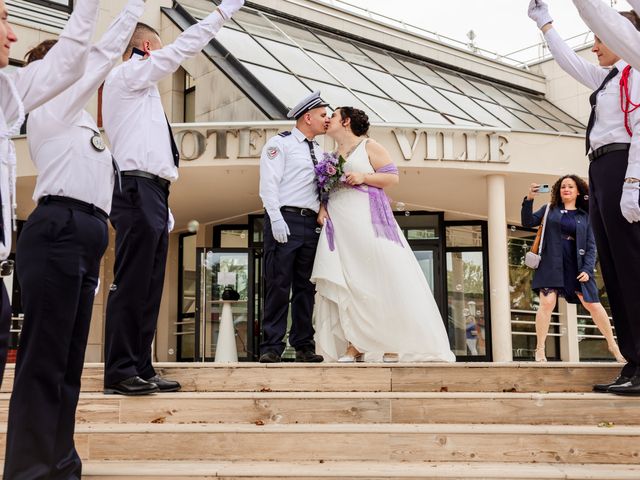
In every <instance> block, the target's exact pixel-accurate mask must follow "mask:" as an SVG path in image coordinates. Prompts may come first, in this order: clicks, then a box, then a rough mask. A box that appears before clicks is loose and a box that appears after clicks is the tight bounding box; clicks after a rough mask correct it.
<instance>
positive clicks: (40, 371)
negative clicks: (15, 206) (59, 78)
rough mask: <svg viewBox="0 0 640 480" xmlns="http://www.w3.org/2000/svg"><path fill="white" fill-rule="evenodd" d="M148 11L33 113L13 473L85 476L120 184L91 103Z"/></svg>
mask: <svg viewBox="0 0 640 480" xmlns="http://www.w3.org/2000/svg"><path fill="white" fill-rule="evenodd" d="M143 11H144V0H129V3H128V5H127V6H126V8H125V9H124V10H123V11H122V13H121V14H120V16H119V17H118V18H117V19H116V21H115V22H114V23H113V24H112V25H111V27H110V28H109V29H108V31H107V32H106V33H105V34H104V36H103V37H102V39H101V40H100V42H99V43H97V44H96V45H94V46H93V47H92V48H91V51H90V53H89V58H88V61H87V65H86V70H85V73H84V75H83V76H82V78H81V79H80V80H79V81H78V82H77V83H75V84H74V85H73V86H72V87H70V88H69V89H67V90H66V91H64V92H63V93H62V94H60V95H59V96H57V97H56V98H54V99H53V100H51V101H49V102H48V103H46V104H44V105H43V106H41V107H39V108H37V109H36V110H34V111H33V112H31V114H30V115H29V120H28V122H27V139H28V143H29V149H30V152H31V158H32V160H33V162H34V164H35V166H36V168H37V170H38V178H37V181H36V188H35V193H34V196H33V199H34V200H35V201H36V203H37V204H38V206H37V207H36V209H35V210H34V211H33V213H32V214H31V215H30V216H29V219H28V220H27V222H26V224H25V226H24V228H23V229H22V232H21V235H20V238H19V240H18V245H17V249H16V265H17V275H18V280H19V281H20V286H21V289H22V305H23V308H24V324H23V328H22V333H21V335H20V346H19V349H18V361H17V365H16V377H15V383H14V387H13V394H12V397H11V404H10V410H9V420H8V430H7V450H6V456H5V458H6V460H5V470H4V478H12V479H13V478H30V479H32V478H60V479H63V478H64V479H68V478H80V475H81V461H80V457H79V456H78V453H77V452H76V449H75V446H74V442H73V433H74V424H75V410H76V405H77V401H78V396H79V394H80V379H81V376H82V369H83V366H84V354H85V349H86V345H87V338H88V335H89V326H90V323H91V314H92V309H93V300H94V296H95V290H96V288H97V285H98V278H99V274H100V261H101V258H102V255H103V254H104V251H105V249H106V247H107V244H108V241H109V240H108V228H107V219H108V212H109V210H110V209H111V197H112V193H113V185H114V183H115V182H114V177H115V175H114V164H113V161H112V157H111V153H110V152H109V150H108V149H107V148H106V146H105V144H104V142H103V141H102V137H101V136H100V131H99V129H98V126H97V125H96V122H95V121H94V120H93V118H92V117H91V116H90V115H89V113H88V112H86V111H85V110H84V106H85V105H86V103H87V102H88V101H89V99H90V98H91V97H93V96H94V95H95V93H96V91H97V89H98V88H99V86H100V85H101V84H102V82H103V81H104V79H105V78H106V76H107V74H108V73H109V71H110V70H111V69H112V68H113V67H114V66H115V64H116V63H117V61H118V60H119V59H120V58H121V56H122V53H123V51H124V49H125V48H126V46H127V44H128V42H129V39H130V38H131V34H132V33H133V30H134V28H135V26H136V23H137V21H138V19H139V17H140V16H141V15H142V13H143ZM45 58H46V57H45Z"/></svg>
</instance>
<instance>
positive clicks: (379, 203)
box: [326, 163, 404, 252]
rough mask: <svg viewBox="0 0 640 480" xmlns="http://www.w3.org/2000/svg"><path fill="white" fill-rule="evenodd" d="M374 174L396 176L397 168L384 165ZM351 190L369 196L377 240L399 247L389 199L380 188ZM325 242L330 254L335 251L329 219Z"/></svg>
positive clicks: (332, 230) (398, 236)
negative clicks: (389, 242)
mask: <svg viewBox="0 0 640 480" xmlns="http://www.w3.org/2000/svg"><path fill="white" fill-rule="evenodd" d="M376 173H391V174H394V175H398V167H396V166H395V165H394V164H393V163H390V164H388V165H385V166H384V167H382V168H380V169H378V170H376ZM352 188H354V189H356V190H358V191H359V192H364V193H368V194H369V208H370V209H371V223H372V224H373V231H374V233H375V236H376V237H377V238H381V237H382V238H386V239H387V240H391V241H392V242H394V243H397V244H398V245H400V246H401V247H403V248H404V245H402V241H401V240H400V234H399V233H398V227H397V225H396V220H395V218H394V216H393V211H392V210H391V204H390V203H389V198H388V197H387V195H386V194H385V193H384V190H383V189H382V188H378V187H372V186H371V185H368V188H364V187H362V186H361V185H355V186H353V187H352ZM326 232H327V240H328V241H329V250H331V251H332V252H333V251H334V250H335V239H334V228H333V223H332V222H331V219H330V218H329V219H327V228H326Z"/></svg>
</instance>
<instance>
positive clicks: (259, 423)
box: [253, 420, 264, 427]
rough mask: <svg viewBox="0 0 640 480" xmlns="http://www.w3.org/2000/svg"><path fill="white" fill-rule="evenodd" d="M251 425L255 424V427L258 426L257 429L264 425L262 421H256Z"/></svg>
mask: <svg viewBox="0 0 640 480" xmlns="http://www.w3.org/2000/svg"><path fill="white" fill-rule="evenodd" d="M253 423H255V424H256V425H258V426H259V427H260V426H262V425H264V421H262V420H256V421H255V422H253Z"/></svg>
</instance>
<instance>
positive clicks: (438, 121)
mask: <svg viewBox="0 0 640 480" xmlns="http://www.w3.org/2000/svg"><path fill="white" fill-rule="evenodd" d="M402 106H403V107H404V108H405V109H406V110H409V112H410V113H411V114H412V115H413V116H414V117H416V118H417V119H418V120H419V121H420V123H431V124H435V125H450V124H451V122H450V121H449V120H447V118H446V117H444V116H443V115H442V114H440V113H438V112H433V111H431V110H425V109H424V108H418V107H414V106H412V105H404V104H403V105H402Z"/></svg>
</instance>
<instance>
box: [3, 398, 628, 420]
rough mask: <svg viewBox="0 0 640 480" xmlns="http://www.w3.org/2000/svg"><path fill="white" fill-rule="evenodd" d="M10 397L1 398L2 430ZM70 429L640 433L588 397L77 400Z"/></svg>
mask: <svg viewBox="0 0 640 480" xmlns="http://www.w3.org/2000/svg"><path fill="white" fill-rule="evenodd" d="M8 404H9V394H7V393H3V394H0V422H6V415H7V410H8ZM76 421H77V422H78V423H81V424H88V423H115V424H117V423H121V424H126V423H139V424H143V423H164V424H220V423H225V424H256V423H258V424H259V423H262V424H303V423H316V424H331V423H336V424H339V423H357V424H367V423H382V424H388V423H395V424H409V423H414V424H426V423H445V424H454V423H482V424H526V425H540V424H543V425H591V426H596V425H598V424H602V423H607V424H608V423H612V424H615V425H640V408H639V407H638V400H637V399H635V398H632V397H631V398H630V397H620V396H616V395H607V394H604V395H603V394H595V393H493V392H486V393H459V392H457V393H455V392H437V393H413V392H409V393H403V392H399V393H395V392H377V393H364V392H358V393H346V392H336V393H331V392H321V393H318V392H310V393H298V392H279V393H273V392H265V393H252V392H238V393H235V392H221V393H209V392H207V393H194V392H187V393H170V394H158V395H152V396H149V397H123V396H119V395H103V394H100V393H83V394H82V395H81V397H80V402H79V404H78V410H77V414H76Z"/></svg>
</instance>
